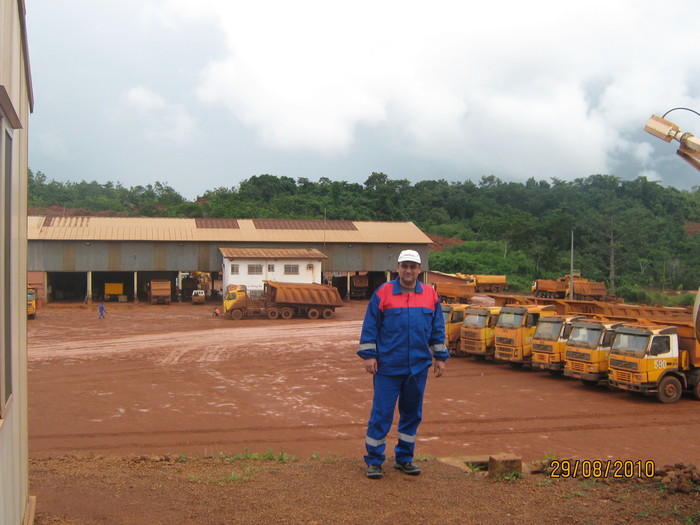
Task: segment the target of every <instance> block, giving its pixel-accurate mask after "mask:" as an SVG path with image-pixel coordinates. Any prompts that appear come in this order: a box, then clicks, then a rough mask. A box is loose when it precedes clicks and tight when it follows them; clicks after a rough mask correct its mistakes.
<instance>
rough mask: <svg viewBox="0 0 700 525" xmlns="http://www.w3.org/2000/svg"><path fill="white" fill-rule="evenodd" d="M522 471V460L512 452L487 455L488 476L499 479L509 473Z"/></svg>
mask: <svg viewBox="0 0 700 525" xmlns="http://www.w3.org/2000/svg"><path fill="white" fill-rule="evenodd" d="M513 472H515V473H517V474H519V475H520V474H522V473H523V460H522V458H519V457H518V456H515V455H513V454H495V455H493V456H489V477H490V478H494V479H501V478H503V477H504V476H507V475H508V474H511V473H513Z"/></svg>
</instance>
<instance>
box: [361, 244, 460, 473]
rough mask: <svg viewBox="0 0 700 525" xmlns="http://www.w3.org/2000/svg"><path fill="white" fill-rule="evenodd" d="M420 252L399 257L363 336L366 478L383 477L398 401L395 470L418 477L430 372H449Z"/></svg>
mask: <svg viewBox="0 0 700 525" xmlns="http://www.w3.org/2000/svg"><path fill="white" fill-rule="evenodd" d="M422 270H423V266H422V265H421V258H420V254H419V253H418V252H416V251H414V250H404V251H402V252H401V253H400V254H399V257H398V264H397V267H396V271H397V273H398V277H397V278H396V279H395V280H393V281H390V282H388V283H384V284H383V285H381V286H380V287H379V288H377V290H376V291H375V292H374V294H373V295H372V298H371V299H370V302H369V304H368V305H367V311H366V313H365V318H364V322H363V323H362V333H361V335H360V348H359V350H358V352H357V354H358V355H359V356H360V357H361V358H362V359H363V360H364V366H365V370H366V371H367V372H369V373H370V374H372V376H373V382H374V397H373V400H372V412H371V413H370V418H369V423H368V425H367V436H366V437H365V447H366V449H367V454H366V455H365V463H366V464H367V471H366V475H367V477H368V478H370V479H379V478H381V477H382V476H383V474H384V472H383V470H382V465H383V463H384V460H385V459H386V456H385V455H384V451H385V449H386V437H387V434H389V430H391V425H392V423H393V419H394V410H395V408H396V404H397V402H398V406H399V425H398V443H397V445H396V447H395V448H394V453H395V463H394V468H396V469H398V470H400V471H401V472H403V473H405V474H409V475H413V476H416V475H418V474H420V467H418V466H417V465H414V463H413V451H414V449H415V445H416V434H417V431H418V426H419V425H420V422H421V419H422V417H423V395H424V393H425V385H426V383H427V379H428V371H429V369H430V367H431V365H432V364H433V363H434V365H433V373H434V376H435V377H440V376H442V375H443V373H444V371H445V361H446V360H447V359H448V357H449V354H448V352H447V348H445V321H444V319H443V317H442V307H441V305H440V298H439V297H438V295H437V293H436V292H435V290H434V289H433V288H432V287H430V286H427V285H425V284H424V283H421V282H420V281H419V280H418V276H419V275H420V273H421V271H422Z"/></svg>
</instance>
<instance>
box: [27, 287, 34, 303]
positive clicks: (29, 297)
mask: <svg viewBox="0 0 700 525" xmlns="http://www.w3.org/2000/svg"><path fill="white" fill-rule="evenodd" d="M33 300H34V290H30V291H28V292H27V301H33Z"/></svg>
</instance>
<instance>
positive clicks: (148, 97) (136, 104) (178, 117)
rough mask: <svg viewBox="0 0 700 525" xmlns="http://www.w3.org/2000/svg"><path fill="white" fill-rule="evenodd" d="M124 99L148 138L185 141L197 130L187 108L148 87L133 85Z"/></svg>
mask: <svg viewBox="0 0 700 525" xmlns="http://www.w3.org/2000/svg"><path fill="white" fill-rule="evenodd" d="M124 100H125V106H126V107H127V108H129V109H131V110H132V111H133V114H131V115H130V116H132V117H135V118H136V120H137V122H139V123H140V124H141V125H142V131H143V133H144V134H145V135H146V136H147V137H148V138H151V139H155V140H173V141H176V142H185V141H187V140H189V139H190V138H191V137H192V135H193V133H194V131H195V124H194V120H193V119H192V117H190V116H189V115H188V113H187V111H186V110H185V108H183V107H181V106H179V105H178V104H171V103H169V102H167V101H166V100H165V99H164V98H163V97H161V96H160V95H158V94H157V93H154V92H153V91H151V90H150V89H148V88H145V87H143V86H136V87H133V88H131V89H130V90H128V91H127V92H126V94H125V95H124Z"/></svg>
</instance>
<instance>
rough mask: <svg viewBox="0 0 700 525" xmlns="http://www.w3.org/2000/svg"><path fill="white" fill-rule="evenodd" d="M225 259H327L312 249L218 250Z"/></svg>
mask: <svg viewBox="0 0 700 525" xmlns="http://www.w3.org/2000/svg"><path fill="white" fill-rule="evenodd" d="M219 251H220V252H221V255H223V256H224V257H225V258H227V259H327V257H326V256H325V255H324V254H323V253H322V252H320V251H318V250H314V249H312V248H219Z"/></svg>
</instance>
